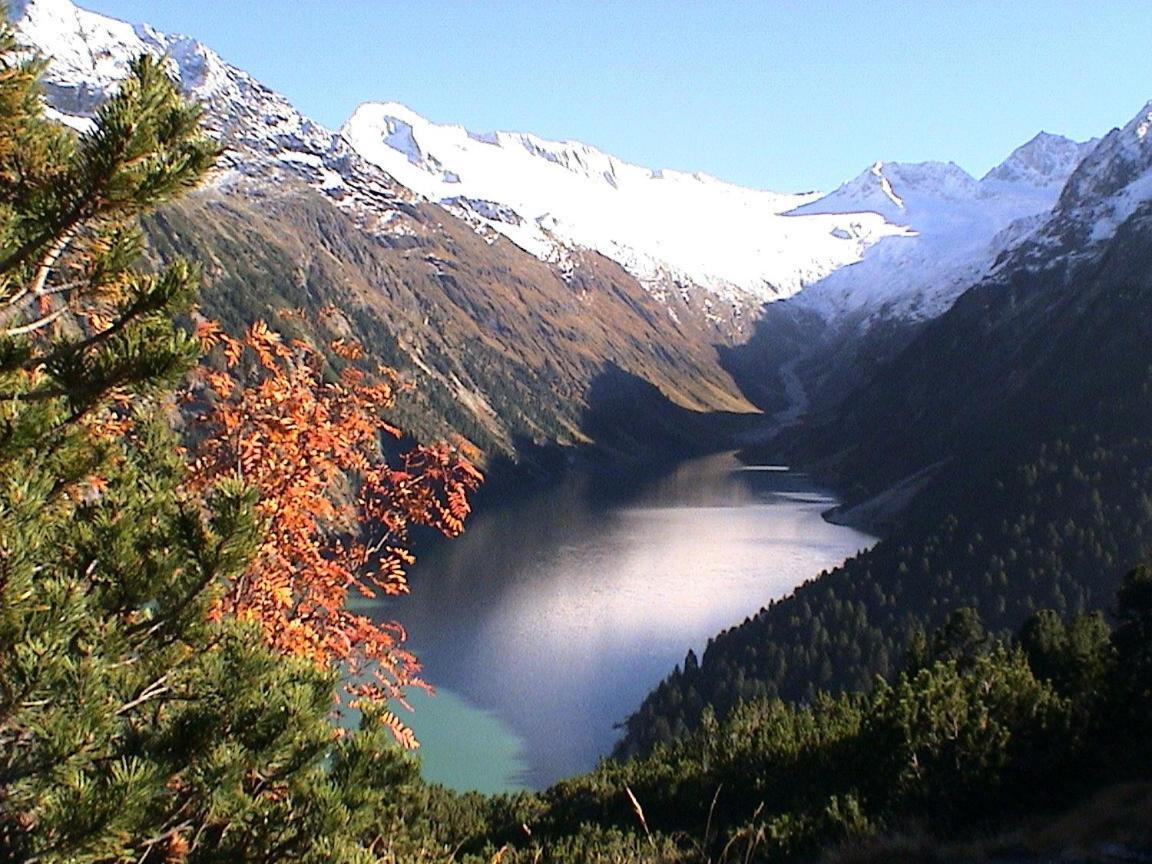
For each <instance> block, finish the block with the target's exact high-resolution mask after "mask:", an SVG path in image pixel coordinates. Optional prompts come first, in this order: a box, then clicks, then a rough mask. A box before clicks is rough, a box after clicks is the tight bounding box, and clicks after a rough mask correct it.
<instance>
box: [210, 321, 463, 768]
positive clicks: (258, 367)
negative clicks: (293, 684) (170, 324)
mask: <svg viewBox="0 0 1152 864" xmlns="http://www.w3.org/2000/svg"><path fill="white" fill-rule="evenodd" d="M197 335H198V337H199V338H200V340H201V343H202V345H203V346H204V347H205V349H206V350H209V351H213V350H215V351H217V352H219V355H218V356H219V357H220V358H221V359H222V361H223V362H222V366H223V368H211V367H205V368H204V369H203V370H202V372H201V373H200V375H199V376H198V379H197V385H196V386H195V387H194V388H193V390H192V391H191V393H190V398H191V400H192V401H193V403H194V405H195V406H196V407H195V413H196V419H197V422H198V424H199V429H198V432H199V434H201V435H203V436H204V437H203V438H202V440H201V442H200V443H199V445H198V446H197V447H196V450H195V463H194V468H193V471H192V474H191V480H192V483H193V485H194V488H195V489H197V490H198V491H201V492H206V491H207V490H209V489H211V488H212V486H213V485H214V484H216V483H218V482H220V481H221V480H222V479H224V478H229V477H235V478H238V479H240V480H241V481H242V482H244V483H246V484H249V485H250V486H252V487H253V488H254V489H255V490H257V492H258V503H257V505H256V509H257V512H258V513H259V515H260V516H261V517H262V519H263V520H264V523H265V534H264V541H263V543H262V544H261V546H260V550H259V552H258V553H257V555H256V557H255V558H254V559H253V561H252V562H251V564H250V565H249V567H248V568H247V569H246V570H245V572H244V573H243V575H242V576H241V577H240V578H239V579H237V580H235V581H234V582H232V583H231V584H230V585H229V586H228V587H227V590H226V592H225V593H224V595H223V597H222V598H221V600H220V602H219V604H218V607H217V614H220V615H234V616H235V617H237V618H239V619H240V620H243V621H252V622H255V623H257V624H258V625H259V626H260V628H261V629H262V631H263V633H264V634H265V637H266V639H267V641H268V643H269V644H270V645H271V646H272V647H274V648H275V649H277V650H278V651H281V652H283V653H285V654H291V655H296V656H301V657H305V658H307V659H309V660H312V661H313V662H315V663H317V664H321V665H328V664H332V663H340V664H344V665H345V666H346V668H347V669H348V671H349V673H350V678H351V679H352V680H356V681H358V682H359V683H357V684H355V685H354V686H351V687H350V689H351V690H352V692H353V693H354V694H355V695H356V696H357V697H359V698H361V699H365V698H367V699H371V700H372V701H374V702H377V703H380V702H384V701H387V700H390V699H399V700H402V699H403V688H405V687H407V686H412V685H417V686H419V685H421V684H422V682H421V681H420V679H419V677H418V672H419V665H418V664H417V662H416V659H415V658H414V657H413V656H412V654H411V653H410V652H409V651H407V650H405V648H404V647H403V643H404V640H405V633H404V630H403V628H402V627H401V626H400V625H399V624H397V623H394V622H384V623H381V622H378V621H375V620H374V619H372V618H370V617H368V616H366V615H362V614H358V613H356V612H353V611H351V610H350V609H349V608H348V604H347V601H348V597H349V594H350V593H351V594H357V595H360V596H362V597H365V598H375V597H379V596H389V595H395V594H400V593H403V592H405V591H407V582H406V578H405V572H406V568H407V567H408V566H409V565H410V564H412V562H413V558H412V555H411V554H410V552H409V551H408V548H407V547H408V539H409V538H408V532H409V527H410V526H412V525H423V526H429V527H432V528H435V529H438V530H439V531H441V532H443V533H444V534H445V535H448V536H455V535H457V534H459V533H460V532H461V531H462V530H463V527H464V518H465V517H466V516H467V514H468V512H469V503H468V497H467V496H468V493H469V492H471V491H473V490H475V489H476V488H477V487H478V486H479V484H480V481H481V475H480V472H479V471H477V469H476V468H474V467H473V466H472V464H471V463H470V462H469V461H468V460H466V459H464V458H463V457H462V456H460V455H459V454H457V453H456V452H455V451H454V450H452V449H451V448H449V447H448V446H447V445H438V446H432V447H429V446H420V445H417V446H414V447H412V448H411V449H409V450H407V451H406V452H403V453H402V454H401V455H400V456H399V457H398V458H397V459H395V460H394V461H393V462H389V461H388V460H386V459H385V458H384V456H383V453H382V447H381V445H382V442H383V441H384V440H386V439H389V440H393V441H395V440H397V439H399V438H400V437H401V433H400V430H398V429H397V428H396V427H394V426H392V425H391V424H389V423H388V422H387V421H386V420H385V419H384V417H383V414H382V412H383V411H384V410H386V409H387V408H389V407H391V406H392V404H393V402H394V399H395V396H396V393H397V390H398V389H399V388H400V387H401V385H400V384H399V383H398V381H397V378H396V376H395V375H394V374H392V373H391V372H390V371H389V370H387V369H383V368H379V369H377V370H375V372H374V374H369V373H367V372H365V371H364V369H363V368H361V366H363V365H364V360H365V358H364V354H363V351H362V349H361V348H360V346H358V345H356V344H353V343H349V342H345V341H342V340H341V341H336V342H333V343H332V344H331V346H330V348H331V350H332V353H333V355H334V356H335V357H336V358H339V360H341V361H343V362H344V364H345V365H344V367H343V368H342V369H341V370H340V372H339V374H338V375H337V376H334V378H333V379H332V380H329V379H326V378H325V375H324V365H325V360H324V355H322V354H321V353H319V352H318V351H316V350H315V349H313V348H312V347H311V346H309V345H307V344H304V343H302V342H298V341H294V342H292V343H290V344H288V343H285V342H284V341H283V340H282V338H281V337H280V335H279V334H277V333H276V332H274V331H272V330H270V329H268V327H267V326H266V325H265V324H263V323H262V322H257V323H256V324H254V325H252V326H251V327H250V328H249V329H248V331H247V332H246V333H245V334H244V336H243V337H242V338H240V339H235V338H232V337H230V336H228V335H227V334H225V333H224V332H223V331H222V330H221V328H220V327H219V326H217V325H216V324H214V323H212V322H205V323H202V324H201V325H200V326H199V328H198V330H197ZM385 717H386V719H387V721H388V722H389V723H390V724H391V725H392V726H393V729H394V731H395V732H396V734H397V735H398V737H399V738H400V739H401V741H402V742H403V743H405V744H407V745H409V746H413V745H414V744H415V742H414V740H413V739H412V736H411V733H410V732H408V730H406V729H404V728H403V727H402V725H400V724H399V722H398V721H397V720H396V718H395V717H394V716H392V715H391V714H386V715H385Z"/></svg>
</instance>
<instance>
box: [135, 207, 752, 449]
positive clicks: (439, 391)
mask: <svg viewBox="0 0 1152 864" xmlns="http://www.w3.org/2000/svg"><path fill="white" fill-rule="evenodd" d="M403 206H404V215H405V217H406V218H407V220H408V224H409V225H410V226H412V228H411V229H410V230H409V231H406V232H405V233H404V234H401V235H394V234H380V235H374V234H373V233H372V232H370V231H368V230H365V228H364V227H363V226H362V225H360V224H358V223H357V222H356V221H355V220H354V218H353V217H352V216H350V215H349V214H347V213H345V212H344V211H342V210H341V209H339V208H337V207H334V206H332V204H331V203H330V202H329V201H327V200H325V199H323V198H322V197H321V196H320V195H318V194H316V193H314V192H312V191H311V190H308V189H306V188H303V187H301V188H299V189H295V190H291V191H290V192H289V193H288V194H279V193H278V194H276V195H273V196H266V195H262V196H260V197H256V196H255V195H253V196H251V197H246V196H243V195H237V194H227V195H225V194H220V193H214V192H205V193H201V194H198V195H196V196H193V197H192V198H190V199H189V200H187V201H186V202H183V203H181V204H180V205H178V206H176V207H173V208H169V209H168V210H165V211H163V212H162V213H161V214H160V215H158V216H157V217H155V218H154V219H153V220H152V221H151V222H150V224H149V237H150V242H151V245H152V248H153V250H154V252H155V254H156V255H157V256H158V257H160V258H165V257H168V256H170V255H172V254H176V253H182V254H185V255H187V256H188V257H190V258H191V259H192V260H194V261H197V262H199V263H200V264H201V266H202V267H203V269H204V276H205V278H204V289H203V292H202V308H203V311H204V314H206V315H209V316H212V317H216V318H219V319H220V320H221V321H223V322H224V323H225V324H226V325H227V326H229V327H231V328H239V327H243V326H245V325H246V324H247V323H249V322H250V321H252V320H254V319H255V318H267V319H270V320H275V321H276V322H277V323H278V326H280V328H281V329H283V330H285V332H287V333H290V334H293V335H303V336H305V337H309V338H312V339H313V340H314V341H319V342H323V341H324V340H326V339H328V338H334V337H336V336H351V337H354V338H356V339H358V340H360V341H361V342H363V343H364V344H365V346H366V347H367V348H368V350H369V352H370V353H371V355H372V357H373V359H378V360H379V361H380V362H382V363H384V364H386V365H389V366H392V367H395V368H397V369H398V370H400V371H401V372H402V373H403V374H404V375H405V377H407V378H409V379H410V380H412V381H413V382H414V383H416V384H417V387H416V389H415V390H414V391H413V393H412V394H410V396H409V397H408V398H406V399H405V400H404V401H405V405H404V407H403V408H402V409H401V417H400V419H401V420H402V421H404V422H405V423H406V424H407V426H408V427H409V428H411V429H412V430H413V431H414V432H415V433H417V434H419V435H421V436H424V437H430V436H435V437H443V436H445V435H449V434H452V433H458V434H461V435H463V436H464V437H466V438H467V439H469V440H470V441H471V442H472V443H474V444H475V445H477V446H478V447H480V448H481V450H483V451H484V452H485V453H487V454H488V455H490V456H491V455H495V454H510V453H515V452H516V451H517V450H518V449H523V448H525V447H528V446H531V445H542V444H560V445H578V444H585V443H588V442H589V441H590V440H591V438H592V436H591V435H590V434H589V432H588V428H589V427H592V428H596V429H597V431H598V432H599V433H600V434H609V433H610V430H607V429H604V428H603V427H604V426H605V423H604V422H603V418H600V417H599V416H597V415H596V414H595V405H592V404H590V402H589V394H590V390H591V388H592V385H593V382H594V381H595V382H598V392H600V393H603V391H604V389H605V387H608V386H609V385H610V383H611V382H612V381H614V380H616V378H617V376H616V375H615V371H622V372H623V373H625V375H626V376H627V377H629V378H632V379H635V380H637V381H640V382H646V383H647V384H648V385H651V387H654V388H656V390H657V391H658V393H659V398H658V400H657V401H658V402H662V403H665V404H664V407H665V408H666V409H667V411H668V412H669V415H670V416H672V415H675V414H676V410H675V409H676V407H677V406H678V408H679V409H681V410H684V411H687V412H693V413H696V414H705V413H707V412H713V411H727V412H736V413H737V414H741V413H743V414H748V413H750V412H752V408H751V406H750V404H749V403H748V402H747V401H746V400H744V399H743V398H742V397H741V396H740V394H739V393H738V392H737V390H736V388H735V386H734V385H733V383H732V381H731V379H730V377H729V376H728V374H727V373H726V372H725V371H724V370H723V369H722V368H721V367H720V365H719V362H718V359H717V352H716V349H715V347H714V342H716V341H717V339H718V338H719V337H718V334H717V331H716V330H715V329H714V328H713V327H712V325H711V324H709V323H708V322H707V321H706V320H705V319H704V318H703V316H702V315H694V314H690V310H687V309H682V310H680V311H681V312H682V313H684V314H677V315H672V314H670V313H669V309H668V308H667V307H666V306H664V305H662V304H661V303H659V302H658V301H656V300H655V299H653V298H652V297H651V295H649V294H648V293H647V292H646V291H645V290H644V289H643V288H642V287H641V286H640V285H639V284H638V283H637V282H636V281H635V279H633V278H632V277H630V276H629V275H628V274H626V273H625V272H624V271H623V270H622V269H621V268H620V267H619V266H618V265H616V264H615V263H613V262H611V261H608V260H607V259H605V258H603V257H602V256H599V255H597V254H595V253H587V254H585V255H584V256H583V257H581V258H580V260H579V261H577V262H576V266H575V267H573V269H572V271H571V273H570V275H569V276H568V277H567V278H564V277H562V276H561V275H560V274H559V273H558V272H557V271H556V270H555V269H553V268H552V267H550V266H548V265H547V264H545V263H543V262H540V261H538V260H537V259H535V258H533V257H532V256H530V255H528V254H527V253H525V252H523V251H522V250H520V249H519V248H518V247H516V246H515V245H513V244H512V243H510V242H508V241H506V240H503V239H500V240H497V241H496V242H493V243H489V242H486V241H485V240H484V239H483V238H481V237H479V236H477V234H476V233H475V232H473V231H472V230H471V229H470V228H469V227H468V226H466V225H465V224H463V223H462V222H460V221H459V220H458V219H456V218H455V217H453V216H451V215H450V214H448V213H447V212H445V211H444V210H442V209H440V208H439V207H436V206H435V205H430V204H412V205H403ZM298 312H299V313H301V314H297V313H298ZM609 401H610V400H609ZM643 419H644V418H643V417H641V416H639V415H637V414H633V415H630V416H628V417H625V418H622V419H621V422H627V423H633V422H643ZM699 428H700V429H703V428H704V426H703V424H699ZM633 434H634V435H635V436H637V437H638V438H639V439H643V435H644V430H643V428H639V429H634V430H633ZM701 434H703V432H702V433H701Z"/></svg>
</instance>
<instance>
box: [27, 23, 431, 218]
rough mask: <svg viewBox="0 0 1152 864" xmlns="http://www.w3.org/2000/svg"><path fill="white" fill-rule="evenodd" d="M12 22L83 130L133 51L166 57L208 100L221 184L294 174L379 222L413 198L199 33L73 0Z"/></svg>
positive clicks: (51, 98) (61, 108)
mask: <svg viewBox="0 0 1152 864" xmlns="http://www.w3.org/2000/svg"><path fill="white" fill-rule="evenodd" d="M12 20H13V22H14V24H15V30H16V35H17V38H18V39H19V41H20V42H21V43H22V44H23V45H25V46H26V47H28V48H29V49H30V50H33V51H36V52H37V53H39V54H41V55H43V56H45V57H46V58H48V60H49V62H48V66H47V69H46V70H45V73H44V77H43V86H44V90H45V93H46V96H47V99H48V104H49V107H50V110H51V111H52V112H53V113H54V114H55V115H56V116H57V117H59V118H60V119H61V120H63V121H64V122H66V123H69V124H70V125H73V126H76V127H78V128H84V126H85V125H86V123H87V122H88V118H90V117H91V116H92V115H93V114H94V113H95V111H96V109H97V108H98V107H99V106H100V104H101V103H102V102H103V101H104V99H106V98H107V96H108V94H109V93H110V92H111V91H112V90H114V89H115V87H116V86H117V85H118V83H119V82H120V81H121V80H122V79H123V78H124V76H125V75H126V74H127V72H128V67H129V64H130V63H131V61H132V60H133V58H135V57H137V56H139V55H141V54H152V55H153V56H156V57H163V58H165V59H166V61H167V62H168V63H169V68H170V71H171V73H172V74H173V75H174V77H175V78H176V79H177V80H178V82H179V84H180V86H181V89H182V90H183V91H184V92H185V93H186V94H187V95H188V96H189V97H190V98H192V99H195V100H197V101H199V102H200V103H201V104H203V105H204V107H205V114H204V122H205V125H206V127H207V129H208V130H209V132H210V133H211V134H214V135H216V136H217V137H219V138H220V139H221V140H222V141H223V142H224V144H225V145H226V147H227V150H226V152H225V155H224V157H223V158H222V159H221V162H220V170H219V171H217V172H216V176H215V181H214V182H216V183H217V184H224V185H227V184H231V183H233V182H235V181H237V180H247V181H253V182H256V183H267V184H276V183H280V182H282V181H283V180H285V179H287V178H292V179H295V180H298V181H303V182H304V183H305V184H307V185H309V186H312V187H313V188H315V189H316V190H318V191H319V192H321V193H322V194H324V195H326V196H327V197H329V198H330V199H332V200H333V201H334V202H336V203H338V204H340V205H341V206H347V207H350V208H353V209H355V210H356V212H357V213H358V214H360V215H361V216H362V217H363V218H364V220H365V223H366V224H368V223H372V224H373V225H376V223H378V222H380V219H381V217H385V216H387V215H388V213H389V212H390V210H391V208H392V206H393V205H394V204H395V202H396V201H397V199H398V198H405V197H410V193H408V192H407V190H404V189H401V188H400V187H398V186H397V185H396V184H395V183H394V182H393V180H392V179H391V178H389V177H388V176H387V175H385V174H384V173H383V172H381V171H380V170H379V169H377V168H375V167H374V166H372V165H370V164H368V163H366V162H365V161H364V160H362V159H360V158H359V157H358V156H357V155H356V154H355V153H354V152H353V151H352V150H351V148H350V147H348V145H347V144H346V143H345V142H344V140H343V138H341V137H340V136H339V135H337V134H335V133H334V132H332V131H330V130H328V129H325V128H324V127H323V126H321V125H320V124H318V123H316V122H314V121H312V120H311V119H309V118H308V117H305V116H304V115H303V114H301V113H300V112H299V111H297V110H296V109H295V108H294V107H292V105H291V104H290V103H289V102H288V100H287V99H285V98H284V97H283V96H281V95H280V94H278V93H275V92H274V91H272V90H270V89H269V88H268V87H265V86H264V85H263V84H261V83H260V82H259V81H257V80H256V79H254V78H253V77H252V76H251V75H249V74H248V73H247V72H244V71H243V70H241V69H238V68H236V67H234V66H232V65H230V64H228V63H227V62H225V61H224V60H223V59H222V58H221V57H220V56H219V55H218V54H217V53H216V52H215V51H213V50H212V49H211V48H208V47H207V46H206V45H204V44H203V43H201V42H199V41H197V40H195V39H193V38H190V37H187V36H172V35H167V34H164V33H161V32H159V31H158V30H156V29H154V28H152V27H150V26H148V25H147V24H141V25H132V24H128V23H125V22H123V21H118V20H116V19H113V18H108V17H106V16H103V15H98V14H96V13H94V12H88V11H86V10H84V9H80V8H78V7H77V6H75V5H74V4H73V3H72V2H71V0H19V2H17V3H16V4H15V5H14V6H13V7H12Z"/></svg>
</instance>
